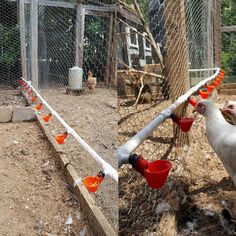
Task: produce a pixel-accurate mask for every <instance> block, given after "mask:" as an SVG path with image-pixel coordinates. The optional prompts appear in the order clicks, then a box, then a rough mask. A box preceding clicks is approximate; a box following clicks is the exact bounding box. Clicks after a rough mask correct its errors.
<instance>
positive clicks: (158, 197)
mask: <svg viewBox="0 0 236 236" xmlns="http://www.w3.org/2000/svg"><path fill="white" fill-rule="evenodd" d="M133 3H134V4H132V5H126V4H124V3H123V2H119V5H120V9H121V10H119V11H118V19H117V21H118V24H117V25H118V29H117V47H118V49H117V57H118V58H117V61H118V62H117V63H118V64H117V81H118V82H117V83H118V112H119V115H120V120H119V122H118V143H119V145H123V144H124V143H125V142H126V141H128V140H129V139H130V138H131V137H133V136H134V135H135V134H136V133H137V132H138V131H140V130H141V129H142V128H144V127H145V126H146V125H147V124H149V123H150V122H151V121H152V120H153V119H154V118H155V117H156V116H157V115H158V114H159V113H160V112H161V111H162V110H164V109H166V108H167V107H168V106H169V105H170V104H171V103H172V102H173V101H175V100H176V99H177V98H178V97H179V96H180V95H182V94H184V93H185V92H187V91H188V90H189V89H190V87H191V86H193V85H196V84H197V83H198V82H200V81H201V80H202V79H204V78H206V77H208V76H210V75H212V73H213V70H212V68H214V67H216V61H215V53H216V52H215V48H214V46H213V45H215V44H216V43H215V42H214V33H215V31H214V20H215V17H214V16H215V9H216V6H215V5H214V2H213V1H196V0H191V1H182V0H178V1H174V2H173V1H168V0H153V1H152V0H151V1H149V4H146V5H142V4H137V3H135V2H133ZM141 12H142V13H143V14H141ZM186 108H187V106H186V104H183V106H181V107H180V108H178V109H177V111H176V113H178V114H180V115H181V116H183V115H185V112H186ZM188 140H189V139H188V136H187V135H185V134H183V133H182V132H181V131H179V130H178V128H177V127H175V126H173V123H172V121H171V120H167V121H166V122H165V123H163V124H162V125H161V126H160V127H158V130H155V131H154V132H153V134H152V135H151V136H150V137H149V138H148V139H146V140H145V141H144V142H143V143H142V144H141V145H140V146H139V147H138V148H137V149H136V150H135V153H137V154H138V155H142V156H143V157H144V158H145V159H147V160H148V161H154V160H157V159H167V158H168V159H171V158H173V156H174V154H173V147H174V145H177V146H178V144H180V143H181V144H184V143H185V144H188ZM119 178H120V181H119V212H120V215H119V223H120V225H119V226H120V234H121V235H132V232H136V233H137V235H143V234H144V233H151V232H157V230H158V222H159V220H160V218H158V217H157V215H156V208H155V206H156V204H157V203H158V202H161V201H162V199H163V198H164V196H166V194H167V193H168V191H169V190H170V189H171V185H170V184H168V183H167V185H166V186H164V187H163V188H162V189H161V190H160V191H155V190H151V189H150V188H149V187H148V186H147V183H146V181H145V179H144V178H143V177H142V176H140V175H139V174H138V173H136V172H135V171H134V170H133V169H132V167H131V166H130V165H125V166H123V167H121V169H120V171H119Z"/></svg>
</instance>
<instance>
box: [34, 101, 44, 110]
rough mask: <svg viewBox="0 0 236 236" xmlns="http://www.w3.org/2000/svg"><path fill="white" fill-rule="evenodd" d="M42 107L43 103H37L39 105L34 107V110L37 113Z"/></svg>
mask: <svg viewBox="0 0 236 236" xmlns="http://www.w3.org/2000/svg"><path fill="white" fill-rule="evenodd" d="M42 106H43V103H39V104H38V105H37V106H36V107H35V109H36V110H37V111H39V110H41V108H42Z"/></svg>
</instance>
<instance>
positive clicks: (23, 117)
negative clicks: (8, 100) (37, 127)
mask: <svg viewBox="0 0 236 236" xmlns="http://www.w3.org/2000/svg"><path fill="white" fill-rule="evenodd" d="M35 118H36V117H35V113H34V111H33V109H32V108H31V107H14V110H13V118H12V121H13V122H21V121H31V120H35Z"/></svg>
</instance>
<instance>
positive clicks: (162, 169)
mask: <svg viewBox="0 0 236 236" xmlns="http://www.w3.org/2000/svg"><path fill="white" fill-rule="evenodd" d="M170 169H171V163H170V162H169V161H167V160H156V161H153V162H150V163H149V164H148V168H147V170H146V172H145V178H146V179H147V182H148V185H149V186H150V187H151V188H153V189H156V188H161V187H162V186H163V185H164V183H165V182H166V179H167V177H168V174H169V171H170ZM157 180H158V181H157Z"/></svg>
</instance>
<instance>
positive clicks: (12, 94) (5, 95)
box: [0, 89, 27, 106]
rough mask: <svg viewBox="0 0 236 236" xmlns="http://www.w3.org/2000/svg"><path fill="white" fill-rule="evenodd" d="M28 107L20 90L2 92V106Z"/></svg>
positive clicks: (0, 100) (0, 99)
mask: <svg viewBox="0 0 236 236" xmlns="http://www.w3.org/2000/svg"><path fill="white" fill-rule="evenodd" d="M26 105H27V102H26V100H25V98H24V97H23V96H22V94H21V92H20V91H19V90H17V89H15V90H0V106H26Z"/></svg>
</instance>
